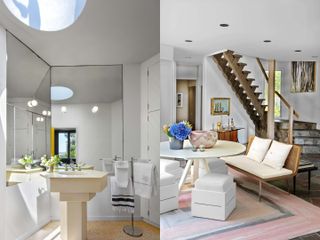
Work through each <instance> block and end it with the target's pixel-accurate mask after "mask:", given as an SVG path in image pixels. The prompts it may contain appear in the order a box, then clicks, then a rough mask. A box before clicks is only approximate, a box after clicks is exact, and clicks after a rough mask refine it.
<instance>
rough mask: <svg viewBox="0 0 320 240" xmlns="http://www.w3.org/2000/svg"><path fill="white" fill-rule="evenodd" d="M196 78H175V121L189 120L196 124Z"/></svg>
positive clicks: (193, 124) (193, 126) (193, 127)
mask: <svg viewBox="0 0 320 240" xmlns="http://www.w3.org/2000/svg"><path fill="white" fill-rule="evenodd" d="M196 83H197V81H196V80H183V79H177V87H176V89H177V104H176V105H177V112H176V118H177V122H181V121H189V122H190V123H191V125H192V129H193V130H194V129H195V126H196Z"/></svg>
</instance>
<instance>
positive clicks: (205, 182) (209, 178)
mask: <svg viewBox="0 0 320 240" xmlns="http://www.w3.org/2000/svg"><path fill="white" fill-rule="evenodd" d="M232 184H233V177H232V176H230V175H228V174H219V173H208V174H206V175H204V176H202V177H201V178H199V179H198V180H197V181H196V182H195V183H194V187H195V189H199V190H208V191H215V192H226V191H228V190H229V188H230V187H232Z"/></svg>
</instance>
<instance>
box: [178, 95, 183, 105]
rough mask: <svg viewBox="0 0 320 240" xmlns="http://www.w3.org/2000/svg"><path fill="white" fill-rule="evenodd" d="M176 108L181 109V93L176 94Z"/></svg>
mask: <svg viewBox="0 0 320 240" xmlns="http://www.w3.org/2000/svg"><path fill="white" fill-rule="evenodd" d="M177 107H180V108H182V107H183V93H177Z"/></svg>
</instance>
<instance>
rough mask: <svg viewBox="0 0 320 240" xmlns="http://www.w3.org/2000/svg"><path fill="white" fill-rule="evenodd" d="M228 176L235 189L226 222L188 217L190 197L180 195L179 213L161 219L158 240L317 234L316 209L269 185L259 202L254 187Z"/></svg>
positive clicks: (241, 178)
mask: <svg viewBox="0 0 320 240" xmlns="http://www.w3.org/2000/svg"><path fill="white" fill-rule="evenodd" d="M230 172H231V173H232V174H233V175H234V176H235V178H236V181H237V183H238V184H239V186H238V187H237V207H236V209H235V210H234V211H233V213H232V214H231V216H230V217H229V218H228V219H227V221H215V220H209V219H203V218H196V217H192V216H191V213H190V204H191V193H190V192H186V193H182V194H181V195H180V203H179V204H180V209H179V210H177V211H173V212H169V213H166V214H162V215H161V221H160V223H161V239H165V240H180V239H181V240H182V239H183V240H188V239H190V240H191V239H219V240H231V239H246V240H247V239H248V240H249V239H257V240H258V239H259V240H268V239H270V240H271V239H272V240H277V239H279V240H280V239H282V240H285V239H289V238H294V237H297V236H301V235H303V234H307V233H311V232H316V231H319V230H320V208H318V207H315V206H314V205H312V204H310V203H308V202H306V201H304V200H302V199H300V198H297V197H295V196H294V195H292V194H290V195H288V194H287V193H285V192H283V191H281V190H279V189H278V188H275V187H273V186H269V185H267V186H265V185H264V188H263V195H264V198H263V200H262V201H261V202H259V201H258V199H257V195H256V193H255V192H254V191H256V190H257V183H256V182H253V181H252V180H251V179H250V178H247V177H246V176H244V175H242V174H240V173H238V172H235V171H230Z"/></svg>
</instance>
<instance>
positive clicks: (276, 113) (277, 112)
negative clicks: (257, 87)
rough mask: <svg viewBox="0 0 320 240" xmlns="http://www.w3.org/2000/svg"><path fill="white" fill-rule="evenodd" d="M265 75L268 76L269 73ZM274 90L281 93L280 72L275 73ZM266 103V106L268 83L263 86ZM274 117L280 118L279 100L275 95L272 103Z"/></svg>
mask: <svg viewBox="0 0 320 240" xmlns="http://www.w3.org/2000/svg"><path fill="white" fill-rule="evenodd" d="M266 73H267V75H268V76H269V72H268V71H266ZM275 90H276V91H277V92H279V93H281V71H276V73H275ZM264 95H265V99H266V103H267V104H268V83H267V82H266V84H265V91H264ZM274 117H275V118H280V117H281V100H280V98H279V97H278V96H277V95H276V96H275V102H274Z"/></svg>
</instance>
